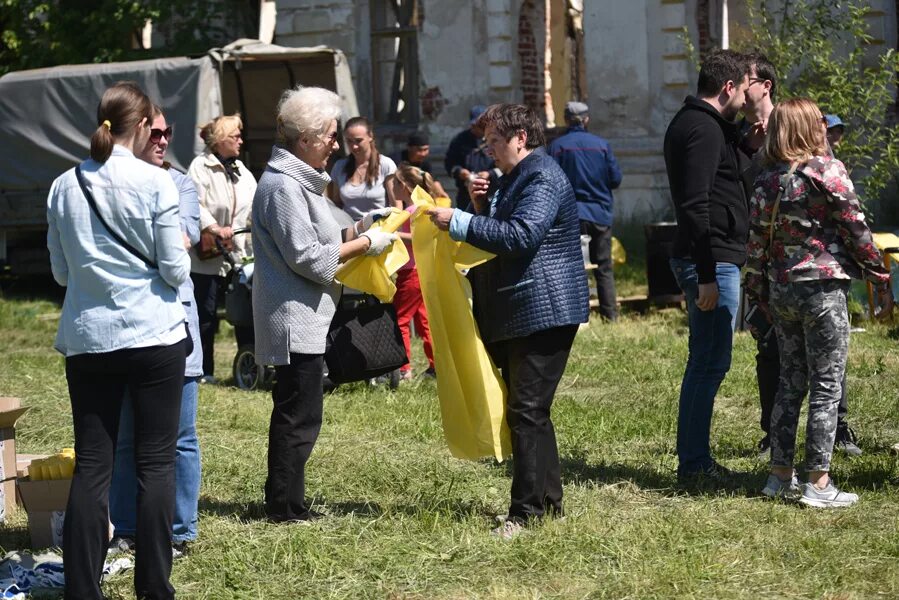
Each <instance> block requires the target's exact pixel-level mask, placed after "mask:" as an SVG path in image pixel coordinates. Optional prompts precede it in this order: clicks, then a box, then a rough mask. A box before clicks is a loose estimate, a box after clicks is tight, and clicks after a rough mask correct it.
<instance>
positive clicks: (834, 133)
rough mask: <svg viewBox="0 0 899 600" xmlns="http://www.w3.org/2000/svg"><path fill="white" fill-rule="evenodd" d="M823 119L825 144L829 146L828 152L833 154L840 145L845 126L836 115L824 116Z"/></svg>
mask: <svg viewBox="0 0 899 600" xmlns="http://www.w3.org/2000/svg"><path fill="white" fill-rule="evenodd" d="M824 119H825V120H826V121H827V143H828V144H830V151H831V152H833V151H834V150H836V148H837V146H839V145H840V140H842V139H843V132H844V131H845V130H846V125H845V124H844V123H843V121H841V120H840V117H838V116H836V115H824Z"/></svg>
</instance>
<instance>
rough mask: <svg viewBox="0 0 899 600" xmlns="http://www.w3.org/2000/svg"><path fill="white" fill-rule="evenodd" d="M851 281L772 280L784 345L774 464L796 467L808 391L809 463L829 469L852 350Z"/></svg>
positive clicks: (776, 320) (772, 301)
mask: <svg viewBox="0 0 899 600" xmlns="http://www.w3.org/2000/svg"><path fill="white" fill-rule="evenodd" d="M848 290H849V282H848V281H844V280H839V279H822V280H819V281H803V282H797V283H786V284H781V283H772V284H771V295H770V307H771V313H772V316H773V319H774V328H775V331H776V332H777V341H778V344H779V345H780V361H781V362H780V382H779V385H778V389H777V397H776V398H775V400H774V408H773V410H772V411H771V464H772V466H778V467H791V466H793V457H794V455H795V453H796V428H797V426H798V424H799V411H800V409H801V408H802V399H803V398H804V397H805V395H806V393H808V397H809V398H808V405H809V409H808V424H807V425H806V431H805V465H806V469H807V470H809V471H828V470H829V469H830V458H831V455H832V454H833V443H834V437H835V434H836V430H837V406H838V404H839V402H840V394H841V392H842V381H843V373H844V372H845V370H846V355H847V353H848V350H849V311H848V310H847V308H846V294H847V292H848Z"/></svg>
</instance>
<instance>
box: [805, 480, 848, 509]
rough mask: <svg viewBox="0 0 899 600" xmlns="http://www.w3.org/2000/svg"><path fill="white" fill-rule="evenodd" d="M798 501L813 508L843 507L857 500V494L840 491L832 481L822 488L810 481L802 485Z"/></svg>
mask: <svg viewBox="0 0 899 600" xmlns="http://www.w3.org/2000/svg"><path fill="white" fill-rule="evenodd" d="M799 502H800V503H801V504H804V505H806V506H813V507H815V508H843V507H846V506H852V505H853V504H855V503H856V502H858V494H852V493H849V492H843V491H840V490H839V489H837V486H835V485H834V484H833V482H832V481H829V482H827V487H825V488H824V489H823V490H819V489H818V488H816V487H815V485H814V484H812V483H806V484H805V485H803V486H802V495H801V496H800V497H799Z"/></svg>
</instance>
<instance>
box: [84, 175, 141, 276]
mask: <svg viewBox="0 0 899 600" xmlns="http://www.w3.org/2000/svg"><path fill="white" fill-rule="evenodd" d="M75 176H76V177H77V178H78V185H80V186H81V192H82V193H83V194H84V196H85V198H87V203H88V204H89V205H90V207H91V210H93V211H94V215H96V217H97V220H99V221H100V224H101V225H103V227H105V228H106V231H108V232H109V235H111V236H112V237H113V238H114V239H115V241H117V242H118V243H119V244H121V245H122V247H123V248H125V250H127V251H128V252H130V253H131V254H133V255H134V256H136V257H137V258H139V259H141V261H143V263H144V264H146V265H147V266H148V267H151V268H153V269H156V270H159V265H157V264H156V263H155V262H153V261H152V260H150V259H149V258H147V257H146V256H144V255H143V254H141V253H140V252H139V251H138V250H137V249H136V248H135V247H134V246H132V245H131V244H129V243H128V242H126V241H125V239H124V238H123V237H122V236H120V235H119V234H118V233H116V231H115V230H114V229H113V228H112V227H110V226H109V223H107V222H106V219H104V218H103V215H101V214H100V211H99V210H97V203H96V202H94V196H93V195H92V194H91V193H90V191H89V190H88V189H87V185H85V183H84V175H82V174H81V165H78V166H77V167H75Z"/></svg>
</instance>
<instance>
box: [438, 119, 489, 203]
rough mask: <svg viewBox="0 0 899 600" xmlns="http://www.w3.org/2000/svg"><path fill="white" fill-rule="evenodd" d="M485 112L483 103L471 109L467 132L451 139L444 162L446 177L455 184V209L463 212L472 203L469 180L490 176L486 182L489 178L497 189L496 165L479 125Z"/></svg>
mask: <svg viewBox="0 0 899 600" xmlns="http://www.w3.org/2000/svg"><path fill="white" fill-rule="evenodd" d="M486 110H487V107H486V106H484V105H482V104H476V105H475V106H472V107H471V110H469V111H468V118H469V123H468V129H465V130H464V131H461V132H459V133H458V134H457V135H456V137H454V138H453V139H452V141H451V142H450V145H449V147H448V148H447V149H446V157H445V158H444V160H443V166H444V167H445V168H446V174H447V175H449V176H450V177H452V178H453V179H454V180H455V181H456V188H457V192H456V207H457V208H460V209H462V210H465V209H466V208H468V205H469V204H470V203H471V200H470V199H469V197H468V181H469V179H473V178H474V177H476V176H478V175H479V174H481V173H487V175H486V176H484V179H489V180H490V182H491V185H492V187H493V188H495V179H498V176H495V175H493V174H492V172H493V170H494V167H495V165H494V163H493V159H492V158H490V157H489V156H488V155H487V152H486V146H485V145H484V142H483V139H482V138H483V137H484V130H483V128H481V127H480V126H479V125H478V118H479V117H480V116H481V115H482V114H484V112H486ZM491 192H492V189H491Z"/></svg>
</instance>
